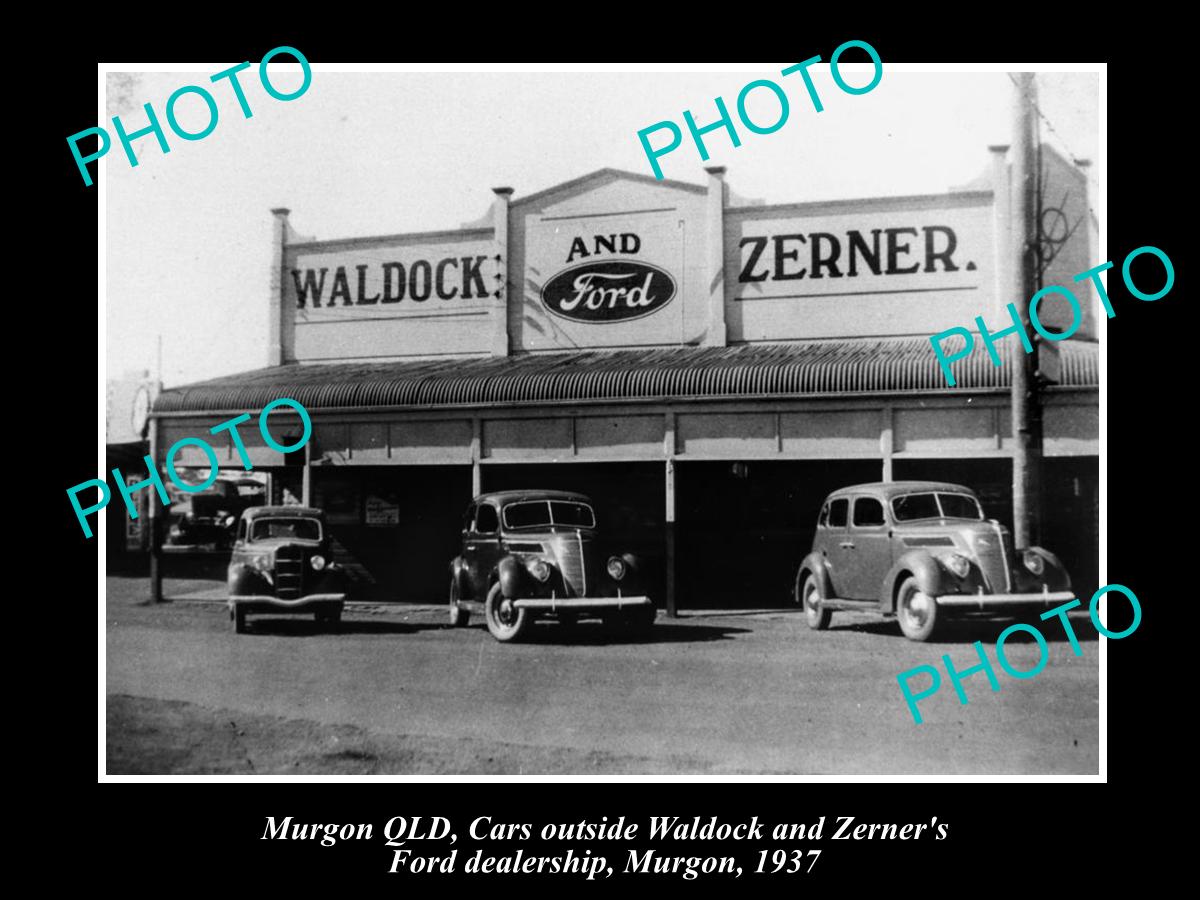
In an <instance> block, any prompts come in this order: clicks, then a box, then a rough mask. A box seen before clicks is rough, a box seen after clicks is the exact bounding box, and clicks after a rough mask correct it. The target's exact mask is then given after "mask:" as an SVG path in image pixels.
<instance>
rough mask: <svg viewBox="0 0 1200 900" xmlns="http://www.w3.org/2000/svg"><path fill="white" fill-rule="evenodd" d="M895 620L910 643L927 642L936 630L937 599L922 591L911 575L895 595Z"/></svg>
mask: <svg viewBox="0 0 1200 900" xmlns="http://www.w3.org/2000/svg"><path fill="white" fill-rule="evenodd" d="M896 619H897V620H898V621H899V622H900V630H901V631H903V632H904V636H905V637H906V638H908V639H909V640H910V641H927V640H929V639H930V638H931V637H932V636H933V633H934V631H935V630H936V629H937V626H938V605H937V599H936V598H934V597H930V596H929V595H928V594H926V593H925V592H924V591H922V590H921V587H920V585H918V584H917V579H916V578H914V577H912V576H911V575H910V576H909V577H908V578H905V579H904V583H903V584H901V585H900V592H899V593H898V594H897V595H896Z"/></svg>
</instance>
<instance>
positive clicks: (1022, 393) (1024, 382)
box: [1007, 72, 1042, 547]
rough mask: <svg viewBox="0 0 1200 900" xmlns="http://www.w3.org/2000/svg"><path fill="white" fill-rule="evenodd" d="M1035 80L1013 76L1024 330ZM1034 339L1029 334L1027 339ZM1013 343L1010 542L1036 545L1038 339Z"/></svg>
mask: <svg viewBox="0 0 1200 900" xmlns="http://www.w3.org/2000/svg"><path fill="white" fill-rule="evenodd" d="M1036 100H1037V83H1036V82H1035V80H1034V74H1033V73H1032V72H1020V73H1017V74H1016V76H1015V85H1014V91H1013V121H1012V124H1013V142H1012V180H1011V182H1010V183H1011V185H1012V192H1013V193H1012V235H1011V240H1010V241H1009V248H1010V251H1009V253H1010V258H1009V260H1008V264H1009V265H1011V266H1012V267H1013V272H1014V274H1015V276H1016V277H1015V278H1013V279H1012V280H1011V282H1010V283H1011V284H1013V285H1015V287H1016V290H1017V296H1016V297H1014V298H1013V304H1014V305H1015V307H1016V309H1017V313H1018V315H1019V316H1020V319H1021V323H1022V325H1023V327H1024V328H1025V333H1026V334H1029V335H1034V331H1033V329H1032V327H1030V324H1029V298H1030V297H1032V296H1033V295H1034V294H1035V293H1037V291H1038V281H1039V279H1040V275H1039V272H1038V228H1039V223H1038V221H1037V216H1038V196H1037V186H1038V173H1037V166H1038V154H1037V148H1036V146H1035V138H1034V134H1035V124H1036V123H1035V120H1034V103H1035V102H1036ZM1032 339H1033V338H1031V340H1032ZM1022 349H1023V348H1022V347H1021V346H1020V344H1019V343H1018V342H1016V341H1011V342H1010V343H1009V354H1010V355H1009V359H1008V360H1007V362H1008V363H1009V365H1010V366H1011V367H1012V436H1013V459H1012V461H1013V541H1014V542H1015V543H1016V545H1017V547H1028V546H1030V545H1031V544H1035V543H1037V541H1038V539H1039V535H1040V531H1041V510H1040V505H1041V504H1040V499H1041V497H1040V484H1039V476H1040V472H1041V463H1042V434H1041V431H1042V429H1041V410H1040V409H1039V400H1038V396H1037V379H1036V374H1035V373H1036V370H1037V343H1036V340H1035V343H1034V352H1033V353H1024V352H1021V351H1022Z"/></svg>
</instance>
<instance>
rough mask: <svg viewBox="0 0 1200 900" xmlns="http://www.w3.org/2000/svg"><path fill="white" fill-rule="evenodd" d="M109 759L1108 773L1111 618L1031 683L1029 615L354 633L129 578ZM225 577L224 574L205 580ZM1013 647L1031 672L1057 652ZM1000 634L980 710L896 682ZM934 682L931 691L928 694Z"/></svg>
mask: <svg viewBox="0 0 1200 900" xmlns="http://www.w3.org/2000/svg"><path fill="white" fill-rule="evenodd" d="M107 584H108V589H107V595H108V596H107V608H106V617H105V624H106V630H107V635H106V647H107V671H106V693H107V701H106V710H105V713H106V715H105V719H106V732H107V733H106V756H107V770H108V773H109V774H151V773H177V774H183V773H228V774H271V773H282V774H318V773H327V774H446V775H449V774H478V773H489V774H491V773H495V774H514V775H515V774H526V775H537V774H576V775H592V774H658V775H663V774H696V775H714V776H715V775H724V774H805V775H824V774H830V775H870V774H879V775H898V774H920V775H929V776H941V775H955V774H981V775H997V774H1026V773H1034V774H1036V773H1073V774H1095V773H1096V771H1097V768H1098V759H1099V756H1098V725H1099V705H1098V695H1099V657H1100V647H1099V643H1098V642H1097V640H1096V631H1095V629H1094V628H1093V627H1092V626H1091V624H1090V622H1089V621H1088V618H1087V615H1086V612H1085V613H1084V615H1083V616H1082V617H1079V618H1075V617H1073V618H1072V621H1073V622H1074V624H1075V628H1076V633H1077V634H1078V635H1079V639H1080V645H1081V647H1082V648H1083V656H1082V657H1076V656H1074V655H1072V653H1071V647H1070V644H1069V643H1068V642H1067V641H1066V640H1065V638H1062V636H1061V635H1060V634H1058V633H1056V628H1057V624H1056V623H1039V624H1041V625H1044V626H1045V627H1044V628H1043V631H1044V633H1045V634H1046V636H1047V639H1048V640H1049V646H1050V654H1051V655H1050V662H1049V663H1048V665H1047V666H1046V668H1045V669H1044V670H1043V671H1042V672H1041V673H1040V674H1039V675H1037V676H1036V677H1034V678H1031V679H1028V680H1023V681H1018V680H1015V679H1013V678H1011V677H1009V676H1008V675H1006V674H1005V673H1004V672H1003V671H1002V670H1001V669H1000V668H999V666H997V665H996V663H995V647H994V643H995V639H996V636H997V635H998V634H999V632H1000V631H1001V630H1002V629H1003V628H1004V627H1005V626H1006V625H1007V624H1011V623H1010V622H1004V621H997V622H990V621H989V622H982V623H974V624H971V625H968V626H966V627H965V628H964V627H962V626H959V627H958V628H956V629H955V631H953V632H952V633H951V634H950V635H948V636H947V637H946V638H945V639H943V641H941V642H937V643H926V644H916V643H913V642H910V641H907V640H904V639H903V638H902V637H900V634H899V629H898V627H897V626H896V625H895V624H894V622H891V621H887V620H884V619H882V618H878V617H874V616H869V615H865V614H859V613H853V614H852V613H837V614H835V615H834V617H833V625H832V627H831V629H830V630H829V631H825V632H816V631H811V630H809V628H808V627H807V626H806V625H805V623H804V618H803V616H802V615H800V614H799V613H797V612H793V611H790V610H775V611H765V612H759V613H743V612H734V613H729V614H710V613H705V614H703V615H687V616H685V617H683V618H679V619H666V618H665V617H664V616H663V615H662V614H661V613H660V617H659V620H658V624H656V626H655V628H654V630H653V631H652V633H651V635H650V636H649V637H646V638H640V639H639V638H627V637H625V636H624V635H622V634H620V633H618V632H613V631H606V630H605V629H604V628H603V626H601V625H600V624H599V623H596V622H582V623H580V624H579V625H578V626H577V627H576V628H575V629H573V630H568V629H565V628H562V627H559V626H557V625H554V624H552V623H549V622H544V623H539V624H538V625H537V626H536V627H535V629H534V634H533V639H532V640H531V641H530V642H528V643H522V644H511V645H506V644H499V643H497V642H496V641H494V640H493V639H492V638H491V636H490V635H489V634H488V633H487V630H486V627H485V626H484V625H483V623H482V622H481V621H480V620H479V618H478V617H476V618H473V619H472V621H471V625H470V627H469V628H466V629H453V628H450V627H449V626H448V625H447V624H446V615H445V612H444V610H442V609H435V608H432V607H394V608H383V607H348V608H347V610H346V617H345V619H344V621H343V624H342V630H341V632H340V633H337V634H332V633H326V632H324V631H322V630H319V629H318V628H317V626H316V624H315V623H314V622H313V620H312V618H311V617H304V618H301V617H291V618H270V617H265V616H264V617H259V618H254V617H252V618H251V619H250V622H251V633H249V634H244V635H236V634H234V633H233V630H232V627H231V623H230V622H229V619H228V615H227V612H226V609H225V607H224V605H222V604H219V603H216V602H212V600H207V599H204V598H205V597H210V596H216V595H217V594H219V590H218V591H214V590H213V585H212V584H211V583H209V584H207V585H205V584H202V583H199V582H175V583H172V582H168V596H172V597H175V598H176V599H174V600H173V601H172V602H170V603H164V604H160V605H158V606H151V605H147V604H146V603H145V597H146V581H145V579H144V578H132V577H128V578H126V577H116V576H113V577H109V579H108V582H107ZM205 588H207V590H205ZM1022 637H1024V635H1017V636H1016V637H1014V638H1013V639H1010V640H1009V641H1008V642H1007V643H1006V648H1005V649H1006V651H1007V653H1008V658H1009V660H1010V661H1011V663H1012V665H1013V666H1014V667H1016V668H1017V669H1019V670H1028V669H1031V668H1032V667H1033V666H1034V664H1035V663H1036V661H1037V652H1038V651H1037V645H1036V644H1034V643H1033V642H1031V641H1024V642H1022V641H1021V640H1020V638H1022ZM975 640H981V641H983V642H984V644H985V646H986V647H987V648H988V652H989V656H990V658H991V659H992V661H993V666H994V667H995V669H996V673H997V677H998V678H999V680H1000V685H1001V691H1000V692H998V693H993V692H992V690H991V689H990V686H989V684H988V682H987V679H986V677H985V676H984V675H983V673H979V674H977V675H974V676H971V677H969V678H968V679H967V680H966V681H965V682H964V685H965V690H966V692H967V696H968V699H969V700H970V703H969V705H966V706H963V705H961V704H960V703H959V701H958V698H957V697H956V695H955V693H954V690H953V687H952V685H951V683H950V680H949V678H948V677H947V675H946V674H945V671H944V670H943V671H942V680H943V684H942V690H941V691H940V692H939V693H938V694H936V695H934V696H933V697H931V698H929V699H928V700H925V701H922V703H921V711H922V714H923V716H924V723H923V724H921V725H919V726H918V725H915V724H914V723H913V719H912V716H911V714H910V713H909V710H908V707H907V705H906V704H905V702H904V700H903V698H902V696H901V693H900V689H899V686H898V684H897V682H896V676H897V674H899V673H900V672H902V671H904V670H906V669H910V668H912V667H914V666H917V665H921V664H931V665H938V667H939V668H941V663H940V658H941V656H942V654H949V655H950V657H951V659H952V661H953V662H954V663H955V664H956V666H957V668H958V669H959V670H960V671H961V670H963V669H966V668H968V667H970V666H972V665H975V664H976V663H977V659H976V657H975V651H974V649H973V648H972V646H971V642H972V641H975ZM926 683H927V682H926V681H924V680H923V681H921V682H918V683H916V684H915V685H914V690H917V689H920V688H923V687H924V686H925V684H926Z"/></svg>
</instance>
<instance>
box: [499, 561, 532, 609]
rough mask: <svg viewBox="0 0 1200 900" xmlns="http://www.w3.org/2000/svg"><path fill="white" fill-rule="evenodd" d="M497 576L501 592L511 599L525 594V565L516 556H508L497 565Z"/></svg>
mask: <svg viewBox="0 0 1200 900" xmlns="http://www.w3.org/2000/svg"><path fill="white" fill-rule="evenodd" d="M496 578H497V580H498V581H499V582H500V592H501V593H502V594H504V596H505V597H508V598H509V599H510V600H515V599H516V598H518V597H521V596H523V592H524V589H525V566H524V565H522V564H521V561H520V560H519V559H517V558H516V557H515V556H506V557H504V558H503V559H502V560H500V562H499V563H497V565H496Z"/></svg>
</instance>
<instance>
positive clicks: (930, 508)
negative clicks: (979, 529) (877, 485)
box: [892, 492, 983, 522]
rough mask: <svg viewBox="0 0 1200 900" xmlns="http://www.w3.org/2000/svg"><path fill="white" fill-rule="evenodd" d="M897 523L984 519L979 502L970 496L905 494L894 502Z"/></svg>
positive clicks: (893, 511) (893, 510) (893, 507)
mask: <svg viewBox="0 0 1200 900" xmlns="http://www.w3.org/2000/svg"><path fill="white" fill-rule="evenodd" d="M892 513H893V514H894V515H895V516H896V521H897V522H910V521H912V520H914V519H976V520H978V519H982V518H983V511H982V510H981V509H980V508H979V502H978V501H977V500H976V499H975V498H974V497H972V496H971V495H970V494H942V493H932V492H931V493H927V494H905V495H904V496H902V497H896V498H895V499H893V500H892Z"/></svg>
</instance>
